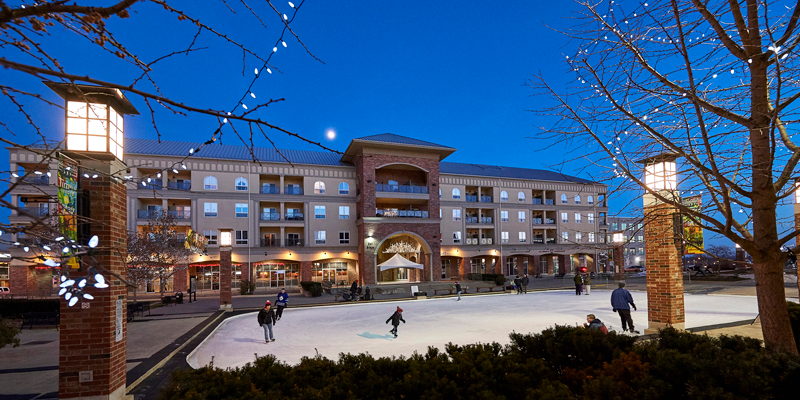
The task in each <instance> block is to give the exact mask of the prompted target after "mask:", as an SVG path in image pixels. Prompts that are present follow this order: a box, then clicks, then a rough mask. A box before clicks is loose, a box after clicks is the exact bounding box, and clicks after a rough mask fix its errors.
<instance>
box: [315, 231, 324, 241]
mask: <svg viewBox="0 0 800 400" xmlns="http://www.w3.org/2000/svg"><path fill="white" fill-rule="evenodd" d="M314 241H315V242H316V243H317V244H325V231H315V232H314Z"/></svg>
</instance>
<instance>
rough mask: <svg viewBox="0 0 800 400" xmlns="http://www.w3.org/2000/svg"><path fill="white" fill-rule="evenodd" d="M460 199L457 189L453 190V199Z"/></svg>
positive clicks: (459, 192)
mask: <svg viewBox="0 0 800 400" xmlns="http://www.w3.org/2000/svg"><path fill="white" fill-rule="evenodd" d="M460 198H461V191H460V190H458V188H455V189H453V199H460Z"/></svg>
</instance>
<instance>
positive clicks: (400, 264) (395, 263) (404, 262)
mask: <svg viewBox="0 0 800 400" xmlns="http://www.w3.org/2000/svg"><path fill="white" fill-rule="evenodd" d="M378 266H379V267H381V271H386V270H387V269H392V268H418V269H423V265H422V264H417V263H415V262H413V261H411V260H408V259H406V258H405V257H403V256H401V255H400V254H395V255H394V256H392V258H390V259H388V260H386V261H385V262H383V263H381V264H379V265H378Z"/></svg>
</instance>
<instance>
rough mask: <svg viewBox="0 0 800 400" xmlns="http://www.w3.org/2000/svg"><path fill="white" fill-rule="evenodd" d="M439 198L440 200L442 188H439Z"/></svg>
mask: <svg viewBox="0 0 800 400" xmlns="http://www.w3.org/2000/svg"><path fill="white" fill-rule="evenodd" d="M439 198H440V199H441V198H442V188H439Z"/></svg>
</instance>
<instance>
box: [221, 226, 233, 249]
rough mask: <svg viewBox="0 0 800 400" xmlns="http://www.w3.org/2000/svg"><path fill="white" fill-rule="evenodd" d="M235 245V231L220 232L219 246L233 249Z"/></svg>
mask: <svg viewBox="0 0 800 400" xmlns="http://www.w3.org/2000/svg"><path fill="white" fill-rule="evenodd" d="M232 243H233V229H220V230H219V245H220V246H221V247H231V244H232Z"/></svg>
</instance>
